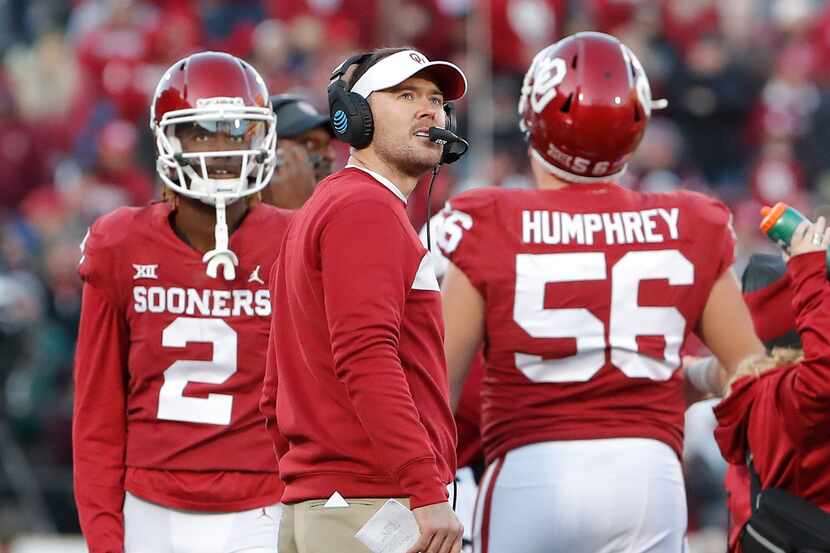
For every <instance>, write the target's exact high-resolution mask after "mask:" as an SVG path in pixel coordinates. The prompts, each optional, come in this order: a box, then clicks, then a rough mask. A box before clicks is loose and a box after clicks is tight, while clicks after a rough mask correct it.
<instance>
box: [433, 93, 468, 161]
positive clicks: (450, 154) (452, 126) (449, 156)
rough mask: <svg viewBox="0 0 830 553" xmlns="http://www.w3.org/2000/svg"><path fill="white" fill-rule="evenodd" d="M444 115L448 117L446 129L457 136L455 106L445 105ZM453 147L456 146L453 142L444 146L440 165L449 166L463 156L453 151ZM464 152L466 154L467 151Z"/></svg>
mask: <svg viewBox="0 0 830 553" xmlns="http://www.w3.org/2000/svg"><path fill="white" fill-rule="evenodd" d="M444 114H445V116H446V117H445V121H444V128H445V129H447V130H448V131H450V132H451V133H453V134H455V133H456V130H457V127H458V125H457V124H456V121H455V106H453V104H452V102H447V103H446V104H444ZM453 146H454V144H453V143H452V142H447V143H446V144H444V147H443V149H442V150H441V161H440V162H439V164H441V165H448V164H450V163H454V162H456V161H458V159H459V158H460V157H461V155H460V154H458V153H457V152H454V151H453ZM464 151H465V152H466V149H465V150H464ZM462 154H463V152H462Z"/></svg>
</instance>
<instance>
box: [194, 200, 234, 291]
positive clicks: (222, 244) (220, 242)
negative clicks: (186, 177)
mask: <svg viewBox="0 0 830 553" xmlns="http://www.w3.org/2000/svg"><path fill="white" fill-rule="evenodd" d="M214 232H215V235H214V236H215V240H216V247H215V248H214V249H212V250H210V251H209V252H207V253H206V254H205V255H204V256H203V257H202V261H204V262H205V263H207V274H208V276H209V277H210V278H217V276H216V274H217V272H218V269H219V267H222V275H223V276H224V278H225V280H235V279H236V268H235V267H236V266H237V265H239V258H238V257H236V254H235V253H233V252H232V251H231V250H229V249H228V223H227V219H226V217H225V198H224V197H222V196H219V197H218V198H216V227H215V229H214Z"/></svg>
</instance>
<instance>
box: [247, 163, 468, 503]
mask: <svg viewBox="0 0 830 553" xmlns="http://www.w3.org/2000/svg"><path fill="white" fill-rule="evenodd" d="M376 177H377V178H376ZM405 201H406V200H405V198H404V197H403V195H401V193H400V191H399V190H398V189H397V188H396V187H395V186H394V185H393V184H392V183H391V182H389V181H388V180H386V179H384V178H383V177H381V176H380V175H373V174H369V173H368V172H365V171H363V170H361V169H358V168H355V167H347V168H346V169H343V170H342V171H340V172H338V173H336V174H334V175H332V176H331V177H329V178H327V179H325V180H324V181H322V182H321V183H320V184H319V186H318V187H317V189H316V190H315V192H314V195H312V197H311V199H309V201H308V202H307V203H306V204H305V206H304V207H303V209H302V210H300V211H299V212H298V213H297V215H296V216H295V218H294V219H293V220H292V223H291V225H290V226H289V230H288V234H287V235H286V239H285V242H284V243H283V250H282V254H281V255H280V257H279V260H278V261H277V264H276V265H275V267H274V270H275V271H277V273H276V277H275V281H274V284H273V286H272V295H273V302H274V314H275V324H274V327H273V331H272V334H271V338H270V340H271V344H270V346H269V352H270V355H273V356H275V357H274V359H272V360H271V361H270V363H273V366H272V367H271V368H272V374H271V375H269V378H268V384H269V385H268V386H266V387H265V390H264V392H263V400H262V409H263V412H264V413H265V414H266V416H267V417H268V418H269V419H270V420H269V426H270V427H271V428H272V429H274V430H275V445H276V447H277V449H278V450H279V452H280V454H281V455H280V461H279V465H280V476H281V477H282V479H283V481H284V482H285V484H286V489H285V495H284V496H283V502H285V503H295V502H300V501H304V500H308V499H319V498H327V497H329V496H330V495H331V494H332V493H333V492H335V491H338V492H340V494H341V495H343V496H344V497H347V498H348V497H409V498H410V501H411V506H412V508H417V507H422V506H424V505H430V504H434V503H439V502H442V501H446V500H447V490H446V486H447V484H448V483H449V482H451V481H452V479H453V475H454V472H455V468H456V467H455V465H456V461H455V442H456V440H455V425H454V424H453V419H452V414H451V412H450V408H449V402H448V383H447V370H446V363H445V360H444V351H443V337H444V329H443V320H442V316H441V300H440V293H439V288H438V282H437V279H436V277H435V272H434V270H433V268H432V263H431V258H430V257H429V255H428V254H427V252H426V250H425V249H424V247H423V246H422V245H421V242H420V240H419V239H418V235H417V234H416V233H415V230H414V229H413V227H412V225H411V224H410V222H409V219H408V218H407V215H406V210H405ZM275 416H276V420H277V421H278V426H276V427H275V426H274V424H273V418H274V417H275Z"/></svg>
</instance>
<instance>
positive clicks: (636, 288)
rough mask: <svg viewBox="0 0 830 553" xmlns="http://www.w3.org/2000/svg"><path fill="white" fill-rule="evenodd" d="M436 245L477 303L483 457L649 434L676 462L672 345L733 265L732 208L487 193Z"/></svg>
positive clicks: (454, 203) (681, 196)
mask: <svg viewBox="0 0 830 553" xmlns="http://www.w3.org/2000/svg"><path fill="white" fill-rule="evenodd" d="M446 210H447V213H446V219H445V222H444V226H443V229H442V232H441V233H439V237H438V240H439V245H440V247H441V248H442V250H443V251H444V253H445V255H446V256H447V257H448V258H449V259H450V261H451V262H452V263H454V264H455V265H456V266H457V267H458V268H459V269H460V270H461V271H463V272H464V273H465V275H466V276H467V277H468V278H469V280H470V282H471V283H472V284H473V286H475V288H476V289H477V290H478V291H479V293H480V294H481V296H482V297H483V298H484V301H485V303H486V313H485V340H484V355H485V377H484V381H483V390H482V437H483V444H484V450H485V454H486V456H487V459H488V462H490V461H492V460H493V459H495V458H497V457H499V456H502V455H504V454H505V453H506V452H507V451H509V450H511V449H513V448H516V447H520V446H523V445H527V444H530V443H536V442H542V441H552V440H584V439H597V438H623V437H630V438H653V439H657V440H661V441H663V442H665V443H667V444H668V445H669V446H671V447H672V448H673V449H674V450H675V451H676V452H677V453H678V455H680V452H681V450H682V439H683V413H684V410H685V402H684V400H683V393H682V374H681V373H679V372H677V369H678V367H679V366H680V355H679V353H680V350H681V348H682V346H683V344H684V342H685V340H686V339H687V337H688V335H689V333H690V332H692V331H694V330H695V327H696V326H697V324H698V322H699V319H700V316H701V313H702V311H703V307H704V306H705V304H706V301H707V299H708V297H709V292H710V290H711V288H712V285H713V284H714V282H715V281H716V280H717V279H718V277H719V276H720V275H721V274H722V273H723V272H724V271H725V270H727V269H728V268H729V266H730V265H731V264H732V262H733V250H734V236H733V234H732V232H731V229H730V226H729V211H728V209H727V208H726V207H725V206H724V205H723V204H722V203H720V202H718V201H717V200H713V199H711V198H708V197H705V196H702V195H699V194H695V193H690V192H676V193H671V194H644V193H640V192H635V191H632V190H628V189H625V188H622V187H620V186H617V185H615V184H608V183H605V184H580V185H572V186H569V187H567V188H565V189H561V190H507V189H500V188H483V189H478V190H473V191H470V192H468V193H465V194H462V195H460V196H458V197H456V198H453V199H452V200H450V202H449V204H448V206H447V208H446Z"/></svg>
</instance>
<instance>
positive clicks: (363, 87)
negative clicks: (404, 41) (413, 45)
mask: <svg viewBox="0 0 830 553" xmlns="http://www.w3.org/2000/svg"><path fill="white" fill-rule="evenodd" d="M426 69H429V71H430V73H431V74H432V75H433V76H434V77H435V80H436V84H438V88H440V89H441V93H442V94H443V95H444V100H445V101H447V102H451V101H453V100H458V99H459V98H461V97H463V96H464V94H465V93H466V92H467V77H465V76H464V72H463V71H461V69H460V68H459V67H458V66H457V65H455V64H454V63H450V62H448V61H429V60H428V59H427V57H426V56H425V55H423V54H422V53H420V52H418V51H417V50H403V51H401V52H397V53H395V54H392V55H391V56H387V57H385V58H383V59H382V60H380V61H379V62H377V63H375V64H374V65H373V66H372V67H370V68H369V69H368V70H367V71H366V73H364V74H363V75H362V76H361V77H360V78H359V79H358V80H357V82H356V83H355V84H354V86H353V87H352V88H351V91H352V92H355V93H357V94H360V95H361V96H363V97H364V98H368V97H369V95H370V94H371V93H372V92H375V91H376V90H385V89H387V88H391V87H393V86H395V85H399V84H401V83H402V82H404V81H405V80H407V79H408V78H410V77H411V76H413V75H415V74H416V73H420V72H421V71H424V70H426Z"/></svg>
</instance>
